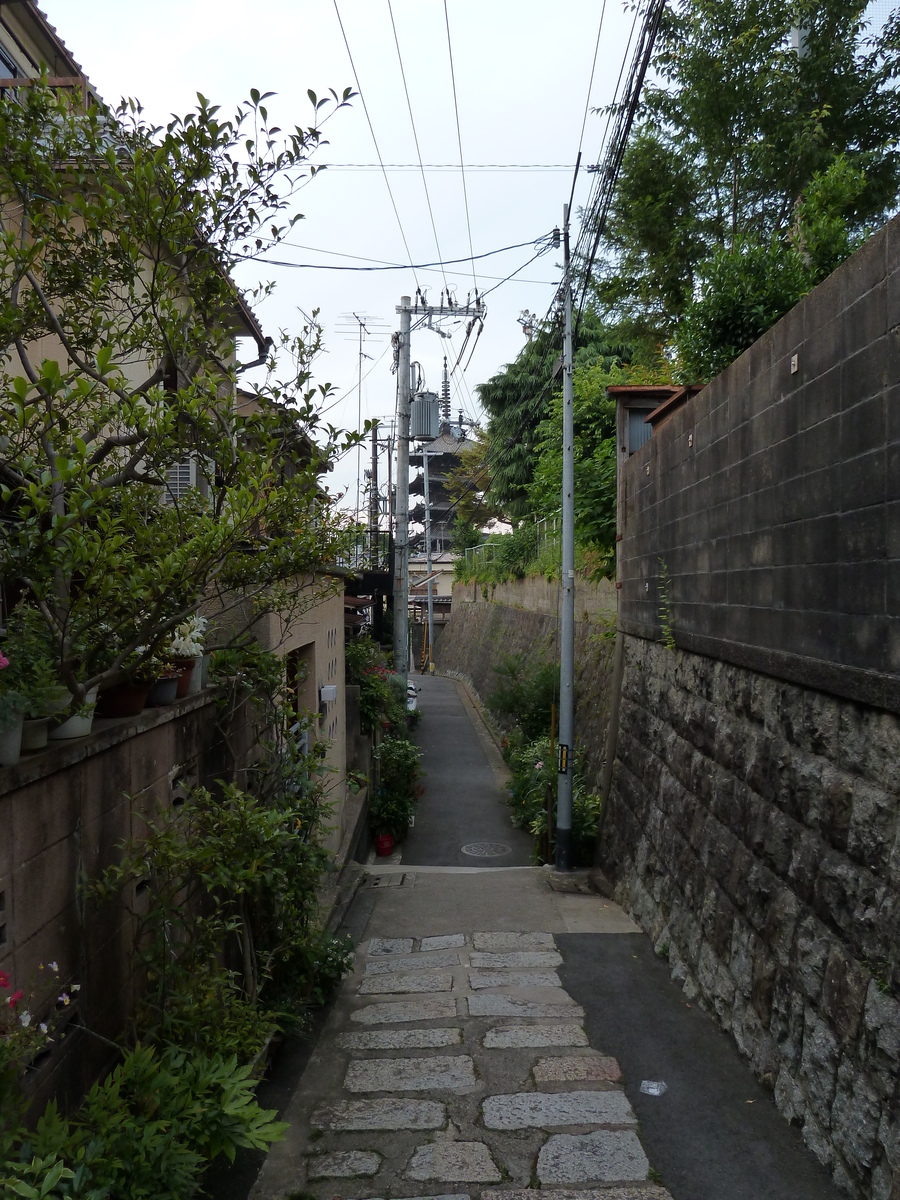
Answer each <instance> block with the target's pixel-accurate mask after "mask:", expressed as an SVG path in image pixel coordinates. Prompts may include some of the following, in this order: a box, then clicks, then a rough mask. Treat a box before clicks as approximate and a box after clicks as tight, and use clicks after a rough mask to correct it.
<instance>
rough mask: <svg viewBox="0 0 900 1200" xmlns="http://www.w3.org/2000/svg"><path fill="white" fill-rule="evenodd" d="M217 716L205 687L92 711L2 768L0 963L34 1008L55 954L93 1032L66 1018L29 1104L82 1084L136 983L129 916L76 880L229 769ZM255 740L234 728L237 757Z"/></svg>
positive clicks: (76, 1010) (102, 1055)
mask: <svg viewBox="0 0 900 1200" xmlns="http://www.w3.org/2000/svg"><path fill="white" fill-rule="evenodd" d="M244 713H245V714H246V713H247V706H245V708H244ZM217 715H218V714H217V709H216V706H215V696H214V694H213V692H212V691H211V690H207V691H206V692H203V693H201V694H200V695H197V696H191V697H187V698H186V699H184V700H180V701H177V702H176V703H175V704H174V705H172V706H170V707H167V708H159V709H148V710H145V712H144V713H143V714H142V715H141V716H139V717H136V718H127V719H117V720H99V719H98V720H95V722H94V729H93V731H92V733H91V735H90V736H89V737H86V738H79V739H77V740H74V741H72V742H71V743H66V742H61V743H56V744H55V745H53V747H52V748H51V749H48V750H46V751H42V752H39V753H35V754H29V755H26V756H24V757H23V759H22V761H21V762H20V763H19V764H18V765H17V766H15V767H9V768H5V769H3V770H0V970H3V971H6V972H7V973H8V974H9V975H10V977H11V979H12V980H13V981H14V984H15V986H16V987H21V988H23V989H24V990H25V992H26V994H29V993H32V992H33V996H34V1007H35V1011H37V1012H39V1011H40V1008H41V1006H42V1004H44V1003H45V1002H46V1003H49V1002H50V1000H51V999H52V998H53V994H54V992H55V987H54V980H53V979H52V978H48V973H47V972H46V971H43V972H42V971H41V964H42V963H43V964H47V963H49V962H51V961H56V962H57V963H58V964H59V974H60V981H61V982H62V983H64V984H71V983H78V984H80V991H79V992H78V993H77V1006H74V1007H73V1008H72V1009H71V1010H70V1011H71V1014H72V1015H73V1016H74V1017H75V1018H76V1023H77V1024H82V1025H84V1026H85V1028H86V1030H91V1031H93V1033H88V1032H86V1031H84V1030H77V1029H75V1028H74V1026H71V1027H70V1031H69V1033H68V1035H67V1037H66V1038H65V1039H64V1040H63V1041H61V1042H59V1043H58V1046H57V1049H56V1051H55V1052H54V1054H53V1055H52V1056H51V1057H49V1058H48V1060H47V1061H46V1063H45V1064H43V1065H42V1067H41V1069H40V1070H38V1071H37V1072H36V1073H35V1074H34V1075H33V1077H32V1078H31V1080H30V1084H31V1087H32V1089H33V1091H34V1093H35V1095H36V1097H37V1099H38V1101H43V1100H44V1099H46V1098H48V1097H49V1096H50V1095H52V1094H56V1095H58V1096H59V1097H61V1099H62V1101H63V1102H65V1101H66V1100H71V1099H77V1098H78V1097H80V1095H81V1094H82V1093H83V1091H84V1090H85V1089H86V1088H87V1087H89V1086H90V1084H91V1083H92V1082H93V1080H94V1079H95V1078H96V1076H97V1074H98V1073H100V1072H101V1071H102V1070H103V1069H104V1067H105V1066H106V1065H107V1063H108V1062H109V1058H110V1047H109V1046H108V1045H106V1044H105V1043H104V1042H103V1041H102V1040H100V1039H101V1038H104V1037H105V1038H113V1037H115V1036H117V1035H118V1034H119V1032H120V1031H121V1030H122V1029H123V1028H124V1026H125V1024H126V1021H127V1019H128V1016H129V1014H130V1013H131V1012H132V1010H133V1006H134V1003H135V999H136V995H137V993H136V988H137V987H138V986H139V985H138V981H137V980H136V979H135V978H134V975H133V971H132V944H131V941H132V928H131V922H130V919H129V918H128V917H127V915H126V913H125V912H124V910H123V909H122V907H121V906H119V905H116V904H110V905H102V906H101V905H96V904H94V903H90V902H86V901H85V900H84V898H83V897H82V896H81V894H80V892H79V881H80V880H81V878H82V877H85V876H86V877H96V876H97V875H98V874H99V873H100V872H101V871H103V870H104V868H106V867H107V866H109V865H111V864H112V863H113V862H115V861H116V859H117V847H118V846H119V844H120V843H121V842H123V841H124V840H125V839H127V838H131V837H137V836H140V835H141V833H142V832H143V831H144V829H145V828H146V826H145V821H146V819H147V818H148V817H155V816H158V815H160V814H165V813H166V812H168V811H171V809H172V806H173V804H177V803H178V802H179V800H180V799H181V797H182V796H183V795H184V793H185V790H186V789H188V788H190V787H194V786H197V785H206V786H214V783H215V780H216V779H218V778H221V777H222V776H224V775H226V774H227V771H228V768H229V766H230V762H231V759H230V756H229V755H228V754H227V753H226V750H225V747H224V744H223V742H222V739H221V734H220V733H219V731H218V728H217V724H216V720H217ZM255 740H256V739H255V734H254V731H253V729H252V728H251V727H250V726H249V724H246V723H244V722H243V721H239V722H236V723H235V724H234V725H233V727H232V729H231V731H230V741H231V746H232V749H233V750H234V752H235V753H236V754H237V756H238V758H239V760H240V761H243V760H245V759H246V758H247V757H248V756H249V754H250V753H251V751H252V748H253V746H254V744H255ZM127 899H128V901H129V902H132V903H136V904H138V905H139V903H140V900H139V898H137V897H128V898H127ZM73 995H74V993H73ZM94 1034H96V1035H100V1036H99V1037H96V1036H94Z"/></svg>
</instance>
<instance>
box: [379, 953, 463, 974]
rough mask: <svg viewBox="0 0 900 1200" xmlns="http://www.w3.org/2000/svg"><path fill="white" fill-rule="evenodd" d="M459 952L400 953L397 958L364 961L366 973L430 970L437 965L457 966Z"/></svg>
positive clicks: (437, 966)
mask: <svg viewBox="0 0 900 1200" xmlns="http://www.w3.org/2000/svg"><path fill="white" fill-rule="evenodd" d="M458 966H459V954H458V953H456V952H455V951H452V950H448V951H445V952H444V953H443V954H402V955H399V956H398V957H397V958H375V959H373V960H372V961H371V962H367V963H366V974H367V975H388V974H391V973H393V972H394V971H432V970H435V969H437V968H439V967H458Z"/></svg>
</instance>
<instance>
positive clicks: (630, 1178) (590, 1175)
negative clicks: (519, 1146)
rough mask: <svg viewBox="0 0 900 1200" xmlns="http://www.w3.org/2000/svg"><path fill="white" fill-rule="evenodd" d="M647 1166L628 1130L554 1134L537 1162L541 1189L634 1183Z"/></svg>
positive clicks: (641, 1178) (636, 1141) (634, 1137)
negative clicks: (582, 1184)
mask: <svg viewBox="0 0 900 1200" xmlns="http://www.w3.org/2000/svg"><path fill="white" fill-rule="evenodd" d="M649 1169H650V1164H649V1162H648V1161H647V1156H646V1154H645V1153H644V1151H643V1149H642V1147H641V1143H640V1141H639V1140H638V1136H637V1134H636V1133H634V1132H633V1131H632V1130H630V1129H625V1130H609V1129H598V1130H597V1132H596V1133H583V1134H571V1133H557V1134H554V1135H553V1136H552V1137H550V1138H548V1139H547V1141H546V1142H545V1143H544V1145H543V1146H542V1148H541V1152H540V1154H539V1155H538V1161H537V1176H538V1179H539V1181H540V1184H541V1187H542V1188H543V1187H548V1186H550V1185H552V1184H556V1183H637V1182H640V1181H642V1180H644V1179H646V1178H647V1172H648V1171H649Z"/></svg>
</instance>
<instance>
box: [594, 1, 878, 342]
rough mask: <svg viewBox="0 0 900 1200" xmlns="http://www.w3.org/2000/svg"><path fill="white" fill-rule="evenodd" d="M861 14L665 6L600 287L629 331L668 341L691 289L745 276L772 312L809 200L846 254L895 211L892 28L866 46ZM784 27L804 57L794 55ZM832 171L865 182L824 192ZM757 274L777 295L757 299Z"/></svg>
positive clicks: (840, 8)
mask: <svg viewBox="0 0 900 1200" xmlns="http://www.w3.org/2000/svg"><path fill="white" fill-rule="evenodd" d="M864 9H865V3H864V0H850V2H849V3H848V2H847V0H824V2H823V3H816V4H812V3H811V2H810V0H801V2H800V3H795V2H794V0H791V2H789V0H678V2H677V3H675V4H673V5H670V6H668V7H667V8H666V10H665V14H664V17H663V22H662V25H661V28H660V33H659V37H658V41H657V48H656V52H655V56H654V62H653V69H654V77H653V80H652V82H649V83H648V84H647V85H646V86H645V90H644V95H643V98H642V103H641V108H640V111H639V116H638V122H637V125H636V128H635V133H634V135H633V136H632V139H631V142H630V144H629V146H628V149H627V151H626V154H625V158H624V161H623V167H622V172H621V175H620V179H619V184H618V189H617V193H616V196H615V200H614V205H613V210H612V213H611V219H610V223H609V229H608V236H607V239H606V247H605V249H606V259H605V262H604V263H603V264H601V268H600V271H599V272H598V275H597V280H596V295H597V299H598V302H599V303H600V305H601V309H602V310H603V311H605V312H606V313H608V314H610V315H611V316H613V317H614V318H615V319H616V320H618V321H619V323H620V326H619V327H620V329H621V330H622V333H623V335H624V336H628V337H631V338H643V339H646V340H647V341H649V342H650V343H651V344H652V343H655V344H657V345H660V344H666V343H667V342H669V341H670V339H671V338H672V336H673V334H674V331H675V329H676V328H677V326H678V323H679V321H680V320H681V318H682V317H683V316H684V315H685V313H687V312H688V311H689V310H690V308H691V306H692V304H693V303H694V300H695V298H696V294H697V292H698V288H700V286H701V284H703V283H705V284H706V285H707V289H706V290H707V291H708V290H710V289H711V288H712V287H713V286H715V285H716V284H718V283H719V282H722V281H723V279H725V278H726V277H727V278H728V279H739V278H740V277H741V274H742V271H743V269H744V268H746V271H747V275H748V286H749V288H750V290H751V291H753V292H754V293H755V295H754V298H753V300H752V301H751V302H750V305H749V306H750V307H757V306H758V304H761V305H762V307H763V308H767V309H768V310H769V311H770V312H775V311H776V310H777V309H778V308H779V303H778V301H779V298H780V297H782V296H783V295H786V294H790V292H791V289H792V282H791V276H792V274H794V273H795V265H796V264H793V263H791V264H788V265H787V269H786V273H785V276H784V277H783V278H782V276H781V274H780V273H779V272H778V271H777V270H775V269H774V267H775V266H776V263H775V260H776V257H777V255H776V247H780V248H781V249H782V250H783V251H785V250H788V249H789V248H790V247H792V246H794V247H795V248H797V249H799V250H800V251H801V254H802V253H805V252H806V251H807V250H808V249H809V247H808V246H807V247H806V248H805V249H804V248H803V247H801V246H797V232H798V224H799V215H800V213H799V210H800V208H801V206H802V204H803V202H804V200H805V199H807V198H808V197H809V195H810V192H811V191H817V192H818V199H817V202H818V204H819V205H820V207H822V206H824V207H825V209H826V210H828V211H829V219H830V220H831V221H832V222H838V223H839V224H841V225H842V226H843V228H844V229H845V231H846V237H845V244H844V248H843V249H844V253H847V252H849V250H850V249H851V248H852V245H853V241H854V238H856V237H858V236H859V235H860V234H861V233H862V232H863V231H864V230H865V229H866V228H867V227H869V226H870V225H871V224H873V223H877V222H879V221H881V220H882V219H883V218H884V216H885V215H886V214H887V213H889V212H890V211H892V210H893V209H894V208H895V206H896V199H897V192H898V185H900V149H898V145H897V139H896V130H897V127H898V121H900V92H898V90H897V89H896V87H895V86H893V82H892V81H893V80H895V79H896V76H897V72H898V50H900V39H898V22H897V20H896V18H895V19H894V21H892V22H891V23H889V25H888V26H887V28H886V29H885V30H884V31H883V32H882V34H881V35H880V36H879V38H878V39H872V38H870V37H869V36H868V35H867V32H866V28H865V26H864V24H863V19H862V15H863V12H864ZM792 27H797V28H799V29H801V32H802V37H803V41H804V48H803V51H802V53H798V52H797V51H796V50H794V49H792V47H791V29H792ZM839 162H842V163H843V164H844V166H843V168H838V169H837V171H836V172H835V164H836V163H839ZM841 171H845V172H849V174H850V175H851V176H853V177H855V178H857V179H862V180H864V187H859V188H850V189H847V188H846V187H844V186H838V187H837V188H834V187H832V189H831V190H830V191H829V187H828V185H827V184H826V183H825V182H824V181H828V180H830V181H831V183H832V184H835V183H836V182H837V176H838V175H840V174H841ZM829 202H830V209H828V205H829ZM838 240H839V239H838ZM832 244H833V245H836V242H835V241H834V239H832ZM727 255H733V256H734V257H733V261H731V262H730V263H729V262H728V261H726V256H727ZM763 262H768V263H769V264H770V266H771V267H772V268H773V269H772V270H769V269H768V268H767V269H763V268H762V265H761V264H762V263H763ZM834 265H836V262H835V261H832V264H831V266H832V267H833V266H834ZM763 276H765V277H767V278H768V280H769V281H770V283H771V285H772V287H771V291H770V292H767V293H766V296H765V298H761V296H760V293H759V284H760V280H761V278H762V277H763ZM814 277H815V272H813V273H811V275H810V274H808V276H807V280H806V282H807V285H809V282H810V279H811V278H813V279H814ZM714 280H715V281H716V284H714V283H713V281H714ZM782 311H783V309H782ZM777 315H780V312H779V313H777ZM753 327H755V323H754V321H753V320H751V321H749V323H748V324H747V328H748V330H750V329H751V328H753ZM741 348H743V346H741Z"/></svg>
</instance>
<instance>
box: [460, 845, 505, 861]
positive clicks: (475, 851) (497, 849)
mask: <svg viewBox="0 0 900 1200" xmlns="http://www.w3.org/2000/svg"><path fill="white" fill-rule="evenodd" d="M461 849H462V853H463V854H468V855H469V856H470V857H471V858H502V857H503V856H504V854H512V846H507V845H506V844H505V843H504V842H469V844H468V846H462V847H461Z"/></svg>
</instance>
